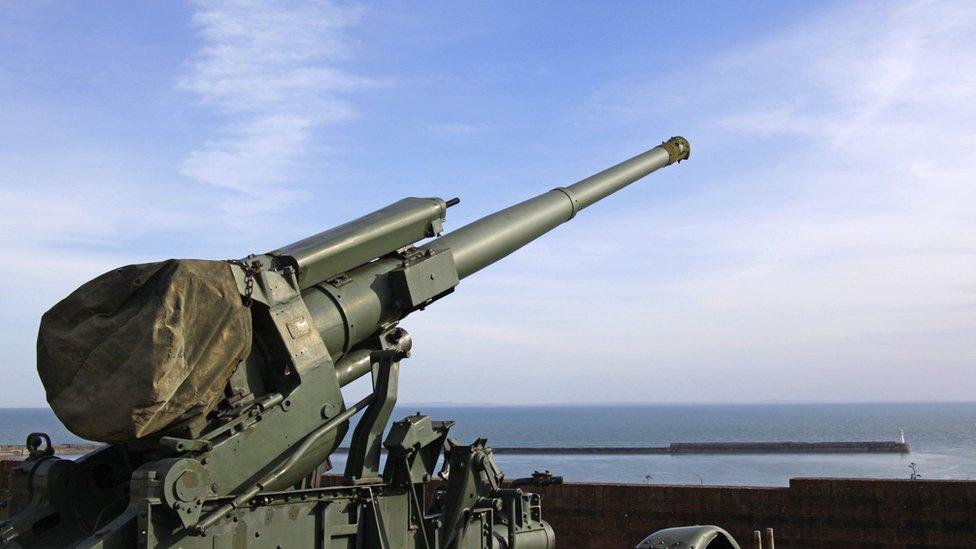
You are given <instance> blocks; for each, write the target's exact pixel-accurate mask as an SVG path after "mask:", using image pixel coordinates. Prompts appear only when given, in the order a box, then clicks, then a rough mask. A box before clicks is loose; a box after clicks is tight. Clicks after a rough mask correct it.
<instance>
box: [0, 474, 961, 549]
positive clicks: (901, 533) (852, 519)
mask: <svg viewBox="0 0 976 549" xmlns="http://www.w3.org/2000/svg"><path fill="white" fill-rule="evenodd" d="M16 463H17V462H9V461H8V462H0V499H3V498H4V497H5V496H6V489H7V482H8V480H7V479H8V476H9V471H10V469H12V468H13V467H14V466H16ZM334 483H335V479H334V478H330V479H328V481H327V484H334ZM537 490H538V492H539V493H540V494H542V495H543V500H542V514H543V517H544V518H545V519H546V520H547V521H549V523H550V524H552V526H553V528H554V529H555V531H556V535H557V539H558V546H559V547H560V549H567V548H569V549H572V548H601V549H602V548H604V547H624V548H626V547H633V546H635V545H636V544H637V542H639V541H640V540H641V539H643V538H644V537H645V536H646V535H647V534H649V533H651V532H653V531H655V530H659V529H661V528H667V527H669V526H681V525H688V524H717V525H719V526H722V527H723V528H725V529H726V530H728V531H729V532H730V533H732V535H733V536H735V538H736V539H737V540H738V541H739V542H740V543H741V544H742V546H743V547H744V548H746V547H749V540H750V539H751V533H752V531H753V530H758V529H764V528H767V527H771V528H774V529H775V531H776V542H777V544H778V545H777V547H779V548H781V549H782V548H793V547H800V548H805V547H831V548H837V547H844V548H848V547H850V548H858V547H863V548H875V547H878V548H880V547H896V548H899V547H900V548H908V547H976V481H951V480H950V481H946V480H869V479H830V478H798V479H793V480H791V481H790V485H789V487H783V488H754V487H723V486H704V487H702V486H666V485H657V484H653V485H646V484H584V483H570V484H563V485H561V486H550V487H548V488H544V489H537ZM0 516H2V510H0Z"/></svg>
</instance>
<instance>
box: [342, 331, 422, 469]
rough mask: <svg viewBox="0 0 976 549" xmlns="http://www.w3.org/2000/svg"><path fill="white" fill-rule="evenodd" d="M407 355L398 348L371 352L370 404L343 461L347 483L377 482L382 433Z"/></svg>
mask: <svg viewBox="0 0 976 549" xmlns="http://www.w3.org/2000/svg"><path fill="white" fill-rule="evenodd" d="M406 356H407V354H406V353H404V352H403V351H401V350H399V349H386V350H383V351H374V352H373V353H372V354H371V355H370V360H371V361H372V362H373V396H374V398H373V402H372V403H370V405H369V408H367V409H366V411H365V412H364V413H363V417H362V418H361V419H360V420H359V424H358V425H356V430H355V432H354V433H353V435H352V440H351V441H350V443H349V457H348V458H346V459H347V461H346V472H345V477H346V480H347V481H349V482H351V483H353V484H368V483H373V482H380V481H381V480H382V479H381V477H380V451H381V450H382V448H383V431H384V430H385V429H386V422H387V421H389V419H390V414H392V413H393V406H394V404H396V399H397V381H398V378H399V372H400V360H401V359H402V358H405V357H406Z"/></svg>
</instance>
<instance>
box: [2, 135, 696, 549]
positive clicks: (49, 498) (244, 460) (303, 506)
mask: <svg viewBox="0 0 976 549" xmlns="http://www.w3.org/2000/svg"><path fill="white" fill-rule="evenodd" d="M689 153H690V148H689V145H688V142H687V141H686V140H685V139H684V138H681V137H675V138H672V139H670V140H668V141H666V142H665V143H663V144H661V145H659V146H657V147H654V148H653V149H651V150H649V151H647V152H645V153H642V154H640V155H638V156H635V157H633V158H631V159H629V160H627V161H625V162H623V163H621V164H618V165H616V166H614V167H611V168H609V169H607V170H605V171H603V172H600V173H598V174H596V175H593V176H592V177H589V178H586V179H584V180H582V181H580V182H578V183H576V184H574V185H570V186H568V187H560V188H557V189H554V190H552V191H549V192H547V193H544V194H541V195H539V196H537V197H535V198H532V199H529V200H527V201H525V202H522V203H519V204H517V205H515V206H512V207H510V208H507V209H504V210H501V211H499V212H496V213H494V214H491V215H489V216H487V217H484V218H482V219H480V220H478V221H475V222H474V223H471V224H469V225H467V226H465V227H462V228H460V229H458V230H456V231H454V232H451V233H448V234H446V235H444V236H439V235H440V234H441V232H442V228H443V223H444V220H445V216H446V212H447V209H448V208H449V207H450V206H453V205H454V204H456V203H457V199H452V200H447V201H445V200H441V199H438V198H407V199H404V200H401V201H399V202H396V203H394V204H391V205H390V206H387V207H386V208H383V209H381V210H378V211H376V212H374V213H371V214H369V215H367V216H364V217H362V218H359V219H357V220H354V221H351V222H349V223H346V224H344V225H340V226H339V227H336V228H334V229H331V230H328V231H325V232H323V233H320V234H317V235H315V236H312V237H309V238H307V239H304V240H302V241H299V242H296V243H294V244H291V245H288V246H284V247H282V248H279V249H277V250H275V251H272V252H269V253H266V254H262V255H252V256H248V257H246V258H244V259H242V260H237V261H232V262H204V261H199V260H170V261H168V262H163V263H157V264H149V265H138V266H131V267H125V268H122V269H118V270H116V271H113V272H110V273H106V275H103V276H102V277H99V278H97V279H95V280H93V281H92V282H90V283H88V284H86V285H85V286H82V287H81V288H79V290H77V291H76V292H75V293H73V294H72V295H71V296H69V297H68V298H66V299H65V300H64V301H62V302H61V303H59V304H58V305H56V306H55V307H54V308H53V309H52V310H51V311H49V312H48V313H47V314H45V317H44V319H43V320H42V326H41V334H40V336H39V338H38V368H39V371H40V373H41V377H42V380H43V381H44V383H45V387H46V388H47V390H48V399H49V401H50V402H51V404H52V408H53V409H54V410H55V412H56V413H57V414H58V416H59V417H60V418H61V419H62V421H64V423H65V424H66V425H67V426H68V427H69V428H70V429H72V430H73V431H75V432H76V433H78V434H80V435H81V436H87V438H92V439H96V440H103V441H105V442H109V443H110V444H109V445H107V446H105V447H102V448H100V449H98V450H95V451H93V452H91V453H89V454H87V455H85V456H83V457H81V458H80V459H77V460H67V459H60V458H57V457H54V456H52V455H51V453H50V452H46V451H42V450H39V449H38V447H39V446H40V443H39V442H38V441H39V440H41V438H42V437H40V435H37V434H33V435H32V437H33V438H32V439H30V441H29V442H30V443H32V444H33V445H34V446H33V448H34V449H33V450H32V451H31V457H30V458H28V459H27V460H26V461H25V462H24V463H23V465H22V466H21V467H20V468H19V469H17V470H16V472H15V475H14V478H13V490H12V493H13V496H12V498H11V518H10V519H9V520H7V521H5V522H3V523H2V524H0V546H4V547H6V546H10V547H22V546H23V547H26V546H41V545H43V546H54V545H56V546H68V545H77V546H85V547H88V546H92V547H94V546H98V547H115V546H134V545H139V546H148V547H170V546H181V547H218V546H223V545H227V546H230V545H234V546H239V545H248V546H269V547H275V546H278V547H283V546H315V547H364V546H365V547H374V546H375V547H384V548H386V547H397V548H399V547H403V548H407V547H411V548H412V547H426V548H433V547H456V548H462V547H509V548H511V547H518V548H529V549H531V548H547V547H552V546H553V545H554V535H553V532H552V529H551V528H550V527H549V525H548V524H546V523H545V521H543V520H542V518H541V502H540V498H539V496H538V495H535V494H528V493H523V492H522V491H521V490H519V489H518V488H517V487H511V488H505V487H504V486H503V485H502V481H503V478H504V477H503V475H502V473H501V471H500V470H499V469H498V467H497V465H496V464H495V461H494V458H493V456H492V453H491V450H490V449H489V448H487V447H486V446H485V441H484V440H478V441H476V442H475V443H473V444H471V445H467V446H465V445H462V444H460V443H458V442H457V441H454V440H453V439H451V438H449V437H448V432H449V429H450V427H451V425H452V423H451V422H443V421H431V420H430V419H429V418H427V417H426V416H423V415H419V414H418V415H416V416H410V417H407V418H405V419H403V420H401V421H397V422H394V423H393V424H392V425H391V426H390V428H389V429H388V430H387V424H388V422H389V420H390V415H391V413H392V411H393V406H394V404H395V402H396V396H397V380H398V376H399V370H400V364H401V362H402V361H403V360H404V359H405V358H407V357H408V356H409V353H410V349H411V344H412V340H411V338H410V335H409V334H408V333H407V332H406V331H405V330H404V329H403V328H401V327H400V326H399V325H398V322H399V321H401V320H402V319H403V318H404V317H406V316H407V315H409V314H410V313H412V312H414V311H417V310H420V309H424V308H426V307H427V306H429V305H431V304H432V303H434V302H435V301H437V300H438V299H441V298H443V297H444V296H446V295H448V294H450V293H451V292H453V291H454V289H455V287H456V286H457V285H458V283H459V282H460V281H461V280H462V279H464V278H466V277H467V276H470V275H472V274H474V273H475V272H477V271H479V270H481V269H482V268H484V267H486V266H488V265H490V264H492V263H494V262H496V261H498V260H500V259H502V258H504V257H505V256H507V255H509V254H511V253H512V252H514V251H516V250H517V249H519V248H521V247H522V246H524V245H526V244H528V243H529V242H531V241H533V240H535V239H536V238H538V237H540V236H542V235H543V234H545V233H547V232H549V231H550V230H552V229H554V228H555V227H557V226H558V225H560V224H562V223H564V222H566V221H569V220H571V219H573V218H574V217H575V216H576V215H577V214H578V213H579V212H580V211H581V210H583V209H584V208H586V207H588V206H590V205H592V204H593V203H595V202H597V201H599V200H601V199H603V198H605V197H607V196H609V195H610V194H613V193H614V192H616V191H618V190H620V189H622V188H623V187H626V186H627V185H629V184H631V183H633V182H635V181H637V180H638V179H641V178H642V177H644V176H646V175H648V174H650V173H651V172H653V171H655V170H657V169H659V168H662V167H664V166H667V165H669V164H673V163H675V162H679V161H681V160H684V159H686V158H688V156H689ZM427 238H433V239H432V240H428V241H426V242H424V243H422V244H419V243H420V242H421V241H422V240H424V239H427ZM418 244H419V245H418ZM119 289H121V290H120V291H122V292H123V293H125V294H126V295H125V299H121V298H119V297H118V294H119V292H118V291H116V290H119ZM119 311H122V312H125V314H124V315H122V313H120V312H119ZM218 312H219V314H218ZM113 315H114V316H118V317H120V318H119V320H118V324H112V323H111V319H112V318H113ZM120 315H121V316H120ZM140 323H141V324H140ZM120 326H124V327H125V330H129V331H123V332H122V333H123V335H124V337H122V338H121V339H119V337H120V336H118V333H119V330H120V329H121V328H120ZM140 327H141V328H140ZM138 329H142V330H143V331H142V332H139V331H138ZM132 330H136V332H133V331H132ZM143 332H144V333H143ZM161 334H162V335H161ZM113 338H116V339H113ZM140 338H142V339H140ZM146 338H151V339H146ZM134 341H135V342H139V341H152V342H153V345H151V346H149V347H150V350H151V351H152V353H150V354H146V347H145V346H138V345H136V343H133V342H134ZM106 342H110V343H111V345H107V344H106ZM166 345H169V346H170V347H166ZM106 347H108V348H111V349H114V350H115V351H116V352H115V354H112V353H108V354H105V353H103V354H101V355H100V354H98V352H94V351H93V349H98V350H99V352H101V350H103V349H104V348H106ZM122 355H124V357H123V356H122ZM77 356H83V357H84V360H78V359H77ZM120 364H122V365H123V366H124V368H121V367H120ZM86 368H87V370H86ZM65 371H69V373H70V375H66V374H65V373H64V372H65ZM367 374H370V375H371V376H372V380H373V391H372V393H371V394H370V395H368V396H367V397H365V398H364V399H362V400H360V401H359V402H356V403H352V404H349V403H346V402H345V400H344V399H343V395H342V391H341V388H342V387H343V386H345V385H347V384H349V383H351V382H352V381H354V380H355V379H358V378H360V377H362V376H365V375H367ZM126 376H133V377H132V379H129V378H126ZM123 378H125V379H124V381H125V382H124V383H123V382H122V381H119V380H120V379H123ZM79 379H84V380H88V382H87V383H86V384H84V386H81V385H82V384H80V382H79V381H78V380H79ZM147 379H148V380H150V381H149V382H147V381H146V380H147ZM147 383H148V384H149V389H144V388H145V386H146V384H147ZM112 384H114V385H112ZM94 397H97V398H98V400H97V401H95V402H104V406H100V405H96V406H94V407H93V406H92V405H91V402H92V398H94ZM139 399H142V400H139ZM359 413H362V417H361V418H360V419H359V422H358V424H357V426H356V428H355V430H354V432H353V434H352V439H351V443H350V445H349V447H350V450H349V454H348V457H347V462H346V467H345V471H344V479H345V482H344V485H343V486H340V487H331V488H325V487H322V486H320V484H319V480H320V478H321V474H322V473H323V472H324V471H325V470H328V468H330V466H331V464H330V462H329V456H330V455H331V454H332V452H333V451H334V450H335V449H336V448H337V446H338V444H339V442H340V441H341V440H342V439H343V438H344V437H345V435H346V432H347V430H348V425H349V420H350V419H351V418H353V416H354V415H356V414H359ZM384 433H386V436H385V437H384ZM43 438H46V435H45V436H44V437H43ZM48 447H50V444H49V443H48ZM384 448H385V450H386V452H385V458H386V459H385V464H383V465H382V466H381V461H382V460H381V456H382V454H383V449H384ZM441 459H443V462H444V463H445V469H443V470H442V473H443V474H442V476H443V477H445V478H446V483H445V484H444V485H443V486H442V487H440V488H438V489H437V490H436V491H434V492H433V493H431V492H430V491H431V484H430V482H429V481H430V480H431V479H432V477H433V476H434V474H435V467H436V464H437V463H438V462H439V460H441ZM541 478H542V477H540V479H541ZM547 478H548V480H547V482H548V481H552V479H553V478H556V477H551V475H550V476H549V477H547ZM540 482H541V481H540ZM428 501H429V502H430V503H429V505H428V504H427V502H428Z"/></svg>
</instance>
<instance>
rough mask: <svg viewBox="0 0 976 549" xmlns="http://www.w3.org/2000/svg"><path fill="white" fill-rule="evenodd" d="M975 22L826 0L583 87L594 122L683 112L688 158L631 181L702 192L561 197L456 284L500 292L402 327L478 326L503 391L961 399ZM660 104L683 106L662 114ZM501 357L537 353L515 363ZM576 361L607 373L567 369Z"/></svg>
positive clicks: (967, 380)
mask: <svg viewBox="0 0 976 549" xmlns="http://www.w3.org/2000/svg"><path fill="white" fill-rule="evenodd" d="M972 29H976V7H974V6H973V5H972V4H967V3H913V4H889V3H884V4H876V5H871V6H843V7H841V8H840V9H837V10H835V11H831V12H828V13H825V14H822V15H819V16H816V17H810V18H807V19H806V20H805V21H804V22H803V23H801V24H799V25H797V26H794V27H792V28H788V29H785V30H784V31H783V32H782V34H780V35H777V36H771V37H766V38H762V39H759V40H756V41H755V42H753V43H751V44H745V45H743V46H742V47H740V48H736V49H734V50H733V51H730V52H728V54H727V55H725V56H724V57H722V58H721V59H717V60H714V61H713V62H710V63H708V64H706V65H704V66H692V67H687V68H686V69H685V70H684V71H683V72H682V73H681V74H679V75H670V76H666V77H664V78H662V79H656V80H653V81H651V82H645V83H643V84H641V83H634V82H628V83H626V85H621V86H619V87H614V88H613V89H609V90H604V91H603V92H601V93H600V94H598V95H597V96H596V97H595V98H594V102H593V103H592V104H591V105H590V107H591V116H590V117H589V118H590V119H591V120H590V121H591V122H592V121H594V120H599V121H601V123H602V124H605V125H607V126H614V127H628V126H632V125H634V124H637V125H639V126H641V127H642V128H646V127H648V126H649V125H652V124H653V125H660V122H661V121H662V120H664V121H666V122H667V123H668V124H669V125H677V126H678V127H681V128H683V127H687V126H686V123H690V124H691V125H692V127H691V130H690V131H689V137H690V138H691V141H692V148H693V149H695V148H696V144H698V147H697V150H696V153H694V154H692V159H691V161H689V163H687V164H682V165H681V166H678V167H670V168H667V170H666V173H663V174H660V175H655V176H651V179H655V180H656V178H657V177H662V178H665V179H666V180H668V181H670V182H673V181H676V180H683V181H689V182H691V181H693V183H694V185H695V188H696V189H699V190H697V191H695V193H691V194H685V193H682V194H680V195H679V197H677V198H669V199H668V201H667V202H665V203H662V204H651V205H647V207H644V206H642V207H640V208H635V209H634V210H633V211H632V213H631V214H629V215H627V216H626V217H623V218H621V217H611V216H604V215H601V214H600V213H599V210H598V209H597V208H595V209H594V211H593V212H592V213H591V212H589V211H588V212H584V213H582V214H581V215H580V216H579V218H577V219H578V223H577V222H576V221H574V223H572V224H571V226H567V227H563V228H561V229H559V231H558V232H557V233H556V234H554V235H552V236H551V237H547V238H546V239H545V240H543V241H541V242H539V243H537V244H534V245H533V248H532V249H531V251H526V252H524V253H522V254H518V255H516V256H514V257H513V258H511V260H509V261H507V262H506V264H505V265H499V266H498V267H493V268H492V269H494V273H495V274H494V275H492V276H493V282H491V283H490V284H491V285H490V287H485V288H483V289H481V288H477V287H476V284H481V282H474V283H472V282H468V281H466V282H465V283H464V284H468V285H469V286H468V287H467V288H465V289H463V290H460V291H459V292H458V293H459V294H464V292H465V291H471V290H475V291H477V292H479V293H480V292H484V291H487V293H491V294H495V295H499V294H500V295H504V296H505V299H504V307H495V308H494V309H493V310H491V311H487V310H486V309H488V308H491V307H492V306H491V304H490V303H486V302H478V301H477V299H476V298H474V297H473V296H471V297H468V298H467V301H463V300H461V299H455V298H452V299H453V300H454V301H455V303H456V304H452V305H451V306H450V308H448V307H445V313H444V316H442V317H439V318H438V319H437V320H436V322H437V324H436V330H431V333H430V334H424V333H420V332H418V333H415V337H416V339H417V340H418V341H420V340H422V339H423V337H425V336H426V337H433V338H436V341H435V342H432V343H433V344H432V346H433V347H436V348H443V349H446V350H445V351H444V353H445V354H449V353H460V352H462V350H463V349H465V348H468V347H470V346H474V345H477V339H478V338H479V337H486V338H487V339H488V340H490V341H494V342H496V343H497V345H495V346H494V347H493V348H492V350H490V351H489V352H490V356H486V357H484V358H483V360H486V361H489V362H497V363H499V364H502V366H499V367H498V369H497V370H496V371H495V372H494V374H495V375H499V376H502V377H509V376H510V377H513V378H516V377H517V378H518V379H519V384H518V386H526V387H535V386H537V385H538V384H541V383H548V381H547V380H548V379H550V378H551V377H552V376H554V375H555V376H567V375H568V376H570V377H571V379H574V380H576V382H575V384H574V383H571V382H566V383H563V384H562V385H560V389H559V392H556V391H554V392H553V393H552V397H551V400H573V399H582V400H592V401H600V400H629V401H636V400H645V399H650V400H654V401H665V400H679V401H680V400H699V401H700V400H717V401H721V400H737V399H743V400H756V399H759V400H762V399H783V398H785V399H800V400H804V399H808V400H899V399H905V400H917V399H968V398H971V395H972V394H973V391H974V390H976V375H974V374H973V373H972V365H973V364H974V363H976V345H974V339H973V338H974V335H973V334H976V315H974V314H973V311H974V310H976V215H974V214H973V205H974V204H976V185H974V184H973V183H974V181H976V152H974V149H973V147H972V143H971V140H972V137H973V136H976V104H974V103H973V101H972V98H973V97H976V56H973V55H972V52H973V51H976V33H974V32H972ZM665 91H667V92H668V93H664V92H665ZM662 98H665V100H666V102H667V103H671V100H672V98H675V103H681V104H678V105H677V106H676V107H672V108H668V107H663V108H664V109H665V111H666V112H665V113H664V114H662V110H661V109H660V108H661V105H662ZM672 109H673V110H672ZM664 131H667V128H664ZM781 143H783V144H782V145H781ZM736 151H739V152H738V153H737V152H736ZM719 159H721V160H719ZM720 162H725V163H726V165H724V166H720V165H719V163H720ZM710 174H712V175H710ZM708 178H714V179H708ZM648 184H649V185H654V184H655V183H654V181H650V182H649V183H648ZM624 192H625V193H640V192H649V191H647V190H646V189H645V190H636V189H634V190H627V191H624ZM631 196H634V194H631ZM613 199H615V198H611V200H613ZM595 228H596V230H594V229H595ZM581 250H582V251H583V252H581ZM581 254H585V255H581ZM628 254H629V255H628ZM567 256H571V257H572V258H573V259H571V260H567ZM567 261H568V263H567ZM566 269H571V271H572V274H571V275H570V274H567V273H566V272H565V271H566ZM567 278H569V279H571V282H573V284H571V285H567V284H565V283H564V282H563V281H564V280H565V279H567ZM580 279H586V280H589V281H590V282H589V284H587V285H586V286H585V287H583V288H579V280H580ZM568 286H575V287H576V289H574V288H571V287H568ZM538 288H546V289H547V290H549V289H551V290H553V291H552V292H550V291H547V292H538V291H537V289H538ZM553 293H556V294H561V295H566V296H567V299H564V300H555V301H554V300H553V299H552V295H553ZM513 304H518V306H515V305H513ZM475 310H477V311H479V313H478V317H477V318H472V316H471V313H472V311H475ZM581 315H582V317H583V319H584V320H585V321H584V322H575V321H572V320H573V319H577V318H580V317H581ZM478 318H482V319H483V320H478ZM567 319H569V321H568V320H567ZM423 324H424V326H425V327H424V331H426V330H427V328H426V325H427V322H426V321H425V322H424V323H423ZM554 324H555V325H558V327H559V328H558V329H556V330H554V329H553V325H554ZM499 326H501V327H499ZM439 330H443V331H444V332H445V333H448V334H450V337H444V338H441V337H439V336H438V335H437V332H438V331H439ZM482 334H483V335H482ZM573 342H586V343H583V344H580V345H576V344H574V343H573ZM594 342H599V345H594ZM506 349H507V350H508V351H510V352H505V350H506ZM522 353H526V354H529V355H531V356H533V357H549V360H548V361H547V360H544V359H541V358H539V359H532V360H533V362H534V364H537V365H538V367H537V368H536V367H534V368H531V369H529V368H524V367H523V365H522V363H521V361H523V360H525V356H526V355H525V354H522ZM610 357H613V358H612V359H610ZM506 361H514V364H513V365H512V366H511V367H510V368H509V369H508V370H505V368H506V367H505V366H504V364H505V362H506ZM550 363H551V364H550ZM594 370H598V371H599V372H600V378H601V379H603V380H604V381H602V382H601V383H599V384H598V385H597V386H591V385H588V384H586V383H582V384H581V383H580V380H582V379H587V376H591V377H592V376H593V375H594V374H593V371H594ZM649 389H653V393H649V392H648V390H649ZM474 390H476V391H477V388H475V389H474ZM507 394H508V396H509V397H510V398H514V399H517V400H523V401H534V400H536V399H537V398H538V397H539V395H538V394H537V393H536V392H534V391H527V392H524V394H523V393H522V392H520V391H519V389H517V388H514V389H512V390H510V391H509V392H508V393H507ZM471 398H472V399H474V400H478V399H490V398H491V395H490V394H489V390H487V389H486V390H485V392H484V393H483V394H475V395H472V396H471Z"/></svg>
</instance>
